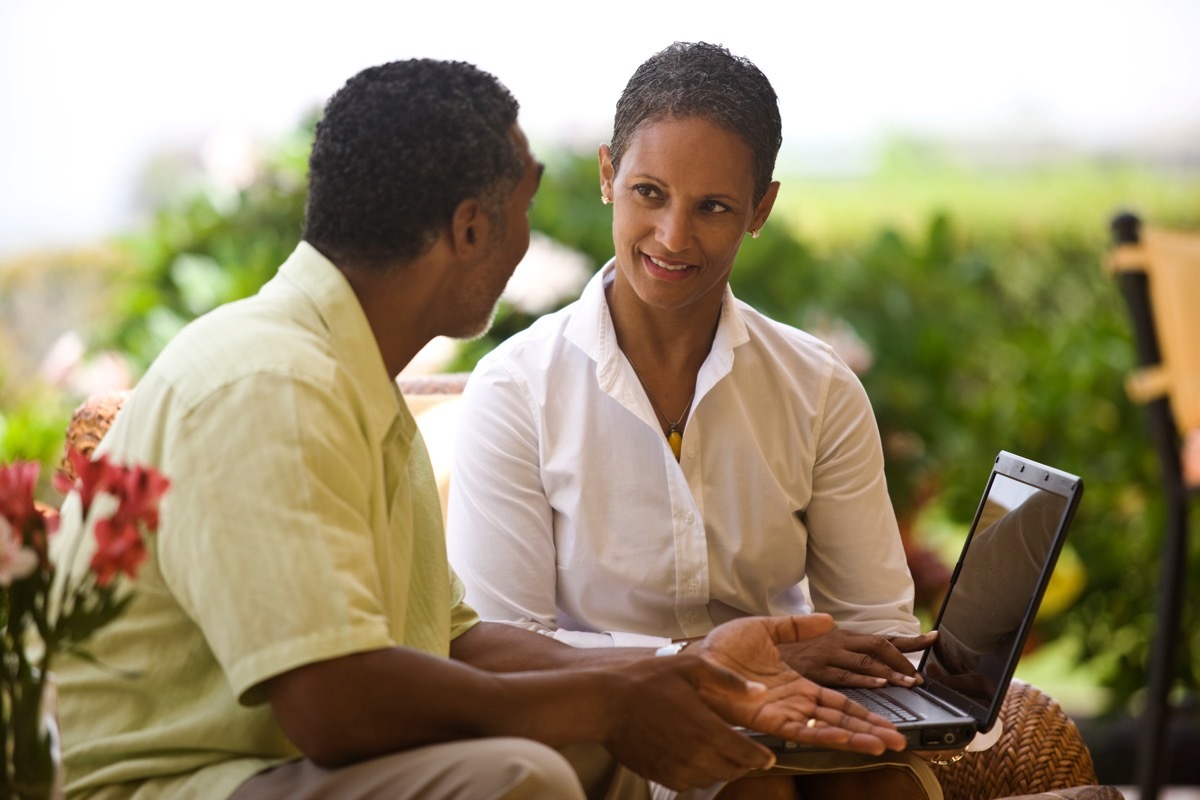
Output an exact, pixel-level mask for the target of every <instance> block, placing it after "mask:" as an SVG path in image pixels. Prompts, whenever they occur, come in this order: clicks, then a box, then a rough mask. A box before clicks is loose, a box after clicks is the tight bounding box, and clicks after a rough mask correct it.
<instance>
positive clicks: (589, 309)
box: [563, 259, 750, 400]
mask: <svg viewBox="0 0 1200 800" xmlns="http://www.w3.org/2000/svg"><path fill="white" fill-rule="evenodd" d="M615 273H616V259H610V260H609V262H608V263H607V264H605V265H604V267H603V268H601V270H600V271H599V272H597V273H596V274H595V275H594V276H593V277H592V279H591V280H590V281H588V283H587V285H586V286H585V287H584V288H583V293H582V294H581V295H580V297H579V302H578V304H577V306H576V310H575V312H574V313H573V314H572V315H571V319H570V320H569V321H568V322H567V325H566V328H565V330H564V331H563V335H564V336H565V337H566V339H567V341H569V342H571V343H572V344H574V345H575V346H576V347H578V348H579V349H580V350H582V351H583V352H584V353H585V354H586V355H587V356H588V357H589V358H591V359H592V360H593V361H595V362H596V380H597V382H598V383H599V385H600V388H601V389H602V390H604V391H605V392H610V391H611V390H612V389H613V386H614V385H615V384H616V383H617V380H618V377H619V376H620V374H621V371H622V366H621V365H622V357H621V356H622V354H621V349H620V347H618V346H617V331H616V328H614V327H613V322H612V315H611V314H610V313H609V310H608V300H607V299H606V298H605V295H604V288H605V287H606V286H607V285H608V284H609V283H611V282H612V280H613V276H614V275H615ZM749 340H750V334H749V332H748V331H747V330H746V321H745V319H744V318H743V317H742V313H741V308H740V304H739V303H738V301H737V300H736V299H735V298H734V296H733V290H732V289H730V288H729V286H728V285H726V286H725V297H724V299H723V300H722V301H721V317H720V319H719V320H718V322H717V332H716V335H715V337H714V338H713V345H712V349H711V350H710V351H709V353H708V358H707V359H705V361H704V366H703V367H701V369H700V374H699V376H698V378H697V382H696V399H697V400H699V399H700V397H702V396H703V395H704V393H705V392H707V391H708V389H709V388H711V387H712V386H713V385H714V384H716V382H717V381H719V380H720V379H721V378H723V377H724V376H725V375H727V374H729V371H730V370H731V369H733V352H734V349H735V348H736V347H738V346H739V345H742V344H745V343H746V342H748V341H749Z"/></svg>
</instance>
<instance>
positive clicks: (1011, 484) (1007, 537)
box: [921, 451, 1083, 731]
mask: <svg viewBox="0 0 1200 800" xmlns="http://www.w3.org/2000/svg"><path fill="white" fill-rule="evenodd" d="M1082 494H1083V482H1082V481H1081V480H1080V479H1079V478H1078V477H1076V476H1075V475H1069V474H1067V473H1065V472H1061V471H1059V470H1056V469H1054V468H1052V467H1047V466H1045V465H1043V464H1038V463H1037V462H1034V461H1030V460H1028V459H1025V458H1022V457H1020V456H1017V455H1013V454H1012V453H1007V452H1004V451H1001V452H1000V455H998V456H997V457H996V462H995V466H994V467H993V469H992V474H991V476H990V477H989V478H988V483H987V487H986V489H985V490H984V494H983V498H982V500H981V501H980V503H979V509H978V510H977V511H976V512H975V520H974V522H973V523H972V526H971V531H970V533H969V535H968V537H967V541H966V542H965V543H964V545H963V550H962V554H961V555H960V556H959V560H958V564H957V566H956V567H955V569H954V574H953V576H952V578H951V581H950V589H949V590H948V591H947V593H946V599H945V600H944V601H943V603H942V609H941V611H940V613H939V614H938V621H937V624H936V625H935V627H936V628H937V630H938V638H937V642H936V643H935V644H934V646H933V647H932V648H931V649H930V650H928V651H926V653H925V655H924V657H923V658H922V661H921V673H922V674H923V675H924V676H925V681H926V684H925V688H927V689H929V690H930V691H932V692H933V693H934V694H935V695H938V696H940V697H943V698H944V699H946V700H948V701H949V702H951V703H953V704H954V705H956V706H958V707H960V708H963V709H966V710H968V712H969V713H970V714H971V716H973V717H974V718H975V720H976V722H977V723H978V725H979V729H980V730H981V731H987V730H989V729H990V728H991V727H992V725H993V724H994V723H995V721H996V717H997V715H998V714H999V713H1000V705H1001V703H1002V702H1003V700H1004V694H1005V692H1006V691H1007V689H1008V684H1009V682H1010V681H1011V680H1012V676H1013V672H1014V671H1015V670H1016V667H1017V662H1018V661H1019V660H1020V657H1021V650H1022V648H1023V647H1024V645H1025V640H1026V638H1027V637H1028V635H1029V631H1030V629H1031V627H1032V625H1033V621H1034V617H1035V615H1036V614H1037V609H1038V606H1039V605H1040V603H1041V600H1042V595H1043V594H1044V593H1045V590H1046V585H1047V584H1048V583H1049V581H1050V575H1051V573H1053V571H1054V565H1055V563H1056V562H1057V560H1058V554H1059V552H1060V551H1061V550H1062V545H1063V541H1064V540H1065V538H1066V534H1067V529H1068V528H1069V527H1070V524H1071V519H1072V517H1073V516H1074V514H1075V508H1076V506H1077V505H1078V504H1079V498H1080V496H1081V495H1082Z"/></svg>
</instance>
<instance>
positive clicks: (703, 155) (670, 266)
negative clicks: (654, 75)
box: [600, 117, 779, 310]
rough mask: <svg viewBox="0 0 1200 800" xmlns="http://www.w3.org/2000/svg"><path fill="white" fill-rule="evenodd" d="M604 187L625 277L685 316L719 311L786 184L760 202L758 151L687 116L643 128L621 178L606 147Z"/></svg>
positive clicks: (655, 302)
mask: <svg viewBox="0 0 1200 800" xmlns="http://www.w3.org/2000/svg"><path fill="white" fill-rule="evenodd" d="M600 188H601V191H602V192H603V193H604V194H606V195H607V196H609V197H610V198H612V201H613V245H614V247H615V250H616V259H617V269H618V276H617V280H618V281H625V282H628V284H629V285H630V287H631V288H633V290H634V292H635V293H636V295H637V296H638V297H639V298H640V299H641V300H642V302H644V303H646V304H647V305H650V306H654V307H656V308H662V309H679V310H683V309H687V308H689V307H692V306H693V305H694V304H696V303H698V302H700V303H702V305H703V306H704V307H706V308H707V307H708V306H709V305H710V304H711V305H714V307H719V305H720V301H721V297H722V296H723V295H724V292H725V285H726V283H728V281H729V273H730V271H731V270H732V269H733V260H734V257H735V256H736V255H737V251H738V247H740V246H741V243H742V238H743V237H744V236H745V234H746V233H747V231H751V230H757V229H758V228H760V227H762V224H763V223H764V222H766V219H767V215H768V214H770V211H771V205H772V204H773V203H774V202H775V194H776V192H777V191H778V189H779V184H778V183H772V184H771V186H770V188H769V189H768V190H767V193H766V195H765V196H764V197H763V198H762V200H760V201H759V202H758V204H757V205H756V204H755V203H754V158H753V154H752V153H751V150H750V148H749V146H747V145H746V143H745V142H743V141H742V140H741V139H740V138H739V137H738V136H736V135H734V134H732V133H730V132H729V131H727V130H725V129H724V128H721V127H719V126H717V125H714V124H713V123H711V122H709V121H708V120H706V119H702V118H699V117H688V118H684V119H666V120H661V121H658V122H651V123H647V124H646V125H644V126H643V127H642V128H641V129H639V130H638V132H637V133H636V134H634V136H633V137H632V139H631V140H630V142H629V147H628V148H627V149H626V151H625V155H624V156H623V158H622V160H621V170H620V172H618V173H616V174H614V172H613V166H612V160H611V158H610V157H609V151H608V146H607V145H602V146H601V147H600ZM706 301H707V302H706Z"/></svg>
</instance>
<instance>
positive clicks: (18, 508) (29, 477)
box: [0, 461, 41, 531]
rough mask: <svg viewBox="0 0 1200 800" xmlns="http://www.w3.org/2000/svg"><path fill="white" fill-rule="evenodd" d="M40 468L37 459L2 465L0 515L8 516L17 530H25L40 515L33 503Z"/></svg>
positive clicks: (0, 473) (0, 472)
mask: <svg viewBox="0 0 1200 800" xmlns="http://www.w3.org/2000/svg"><path fill="white" fill-rule="evenodd" d="M40 468H41V465H40V464H38V463H37V462H36V461H18V462H16V463H14V464H10V465H8V466H0V516H2V517H5V518H7V519H8V521H9V522H10V523H11V524H12V526H13V528H14V529H16V530H17V531H24V530H25V527H26V526H27V525H28V524H29V522H30V521H32V520H33V519H34V517H36V516H38V510H37V508H35V507H34V505H33V492H34V487H35V486H36V485H37V476H38V470H39V469H40Z"/></svg>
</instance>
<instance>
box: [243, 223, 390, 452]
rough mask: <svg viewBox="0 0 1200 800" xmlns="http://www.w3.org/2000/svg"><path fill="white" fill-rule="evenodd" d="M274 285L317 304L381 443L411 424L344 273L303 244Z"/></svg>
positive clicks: (316, 307)
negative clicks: (405, 422) (401, 424)
mask: <svg viewBox="0 0 1200 800" xmlns="http://www.w3.org/2000/svg"><path fill="white" fill-rule="evenodd" d="M275 281H283V282H286V283H287V284H288V285H290V286H291V287H292V288H293V289H294V290H296V291H298V292H300V293H301V294H303V295H304V296H305V297H306V298H307V299H308V301H309V302H310V303H311V304H312V307H313V309H314V310H315V311H316V313H317V316H318V317H319V318H320V320H321V324H322V326H323V327H324V329H325V334H326V336H327V337H328V339H329V342H330V345H331V348H332V349H333V351H334V352H335V353H336V354H337V358H338V361H339V363H340V364H341V365H342V366H343V367H344V368H345V370H346V372H347V373H348V374H349V375H350V376H352V379H353V380H354V381H355V382H356V383H357V384H358V385H359V387H360V389H361V391H362V393H363V397H364V399H365V401H366V410H365V413H366V414H367V418H368V420H369V422H370V424H371V426H372V428H373V429H374V430H375V431H376V434H377V435H378V437H379V438H380V439H382V438H383V437H384V436H385V435H386V434H387V432H388V431H389V429H390V428H391V427H392V425H393V424H394V423H395V421H396V418H397V416H400V417H401V418H404V417H407V418H409V419H411V415H408V414H403V413H401V409H402V408H404V403H403V401H402V399H401V397H400V390H399V387H397V386H396V383H395V381H393V380H392V379H391V376H389V375H388V372H387V367H386V366H385V365H384V363H383V354H382V353H381V352H380V351H379V343H378V342H377V341H376V340H375V334H374V332H372V330H371V325H370V323H369V322H367V315H366V314H365V313H364V312H363V309H362V305H361V304H360V303H359V302H358V297H357V296H356V295H355V294H354V290H353V289H352V288H351V287H350V282H349V281H348V280H347V279H346V276H345V275H344V274H343V273H342V271H341V270H340V269H338V268H337V266H335V265H334V264H333V262H332V261H330V260H329V259H328V258H326V257H325V256H324V255H322V254H321V252H320V251H319V250H317V249H316V248H315V247H313V246H312V245H311V244H309V243H308V242H305V241H301V242H300V243H299V244H298V245H296V249H295V250H294V251H292V254H291V256H289V257H288V259H287V261H285V262H284V263H283V265H282V266H281V267H280V268H279V272H278V274H277V275H276V278H275V280H273V281H272V282H271V283H275ZM269 287H270V284H268V285H267V287H264V292H269V291H270V289H269Z"/></svg>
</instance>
